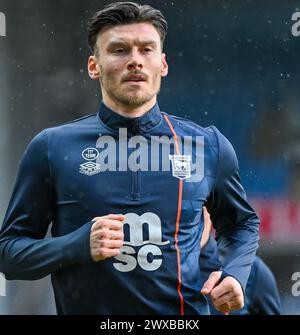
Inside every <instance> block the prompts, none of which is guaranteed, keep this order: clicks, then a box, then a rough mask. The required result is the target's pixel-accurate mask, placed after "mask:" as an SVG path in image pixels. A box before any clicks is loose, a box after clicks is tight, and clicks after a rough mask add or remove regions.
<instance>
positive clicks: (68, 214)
mask: <svg viewBox="0 0 300 335" xmlns="http://www.w3.org/2000/svg"><path fill="white" fill-rule="evenodd" d="M203 205H206V206H207V208H208V211H209V212H210V214H211V218H212V221H213V222H214V227H215V229H216V232H217V240H218V247H219V254H220V260H221V263H222V268H223V277H224V276H227V275H231V276H233V277H235V278H236V279H237V280H238V281H239V282H240V284H241V285H242V287H243V288H245V285H246V283H247V280H248V276H249V272H250V269H251V265H252V262H253V260H254V255H255V252H256V249H257V245H258V224H259V219H258V217H257V215H256V214H255V212H254V211H253V209H252V208H251V207H250V205H249V204H248V202H247V199H246V195H245V192H244V189H243V187H242V186H241V183H240V177H239V173H238V162H237V158H236V155H235V152H234V150H233V148H232V146H231V144H230V143H229V141H228V140H227V139H226V138H225V137H224V136H223V135H222V134H221V133H220V132H219V131H218V130H217V129H216V128H215V127H209V128H202V127H200V126H198V125H197V124H195V123H193V122H191V121H189V120H185V119H182V118H179V117H175V116H171V115H168V114H166V113H162V112H160V109H159V107H158V105H157V104H156V105H155V106H154V107H153V108H152V109H151V110H150V111H148V112H147V113H146V114H144V115H143V116H141V117H137V118H127V117H123V116H120V115H119V114H117V113H115V112H113V111H112V110H110V109H109V108H108V107H106V106H105V105H104V104H103V103H102V104H101V106H100V109H99V112H98V113H96V114H94V115H90V116H86V117H83V118H81V119H78V120H75V121H73V122H69V123H67V124H64V125H60V126H57V127H54V128H49V129H46V130H44V131H42V132H41V133H39V134H38V135H37V136H36V137H35V138H34V139H33V140H32V142H31V143H30V144H29V146H28V148H27V149H26V151H25V153H24V156H23V159H22V162H21V165H20V168H19V172H18V176H17V180H16V184H15V187H14V190H13V194H12V197H11V200H10V203H9V206H8V209H7V212H6V216H5V219H4V223H3V226H2V229H1V234H0V272H3V273H4V274H5V276H6V278H7V279H22V280H33V279H39V278H42V277H44V276H46V275H48V274H51V278H52V283H53V288H54V294H55V301H56V306H57V312H58V313H59V314H87V313H89V314H207V313H209V309H208V305H207V301H206V298H205V297H203V296H202V295H201V294H200V289H201V264H200V266H199V262H198V260H199V255H200V239H201V235H202V229H203V214H202V206H203ZM110 213H116V214H118V213H122V214H125V216H126V219H125V221H124V226H123V231H124V235H125V238H124V246H123V247H122V249H121V254H120V255H119V256H117V257H114V258H109V259H107V260H105V261H99V262H97V263H96V262H93V261H92V259H91V255H90V245H89V239H90V230H91V225H92V219H93V218H94V217H97V216H103V215H107V214H110ZM51 222H52V227H51V232H52V237H51V238H45V235H46V232H47V228H48V226H49V224H50V223H51Z"/></svg>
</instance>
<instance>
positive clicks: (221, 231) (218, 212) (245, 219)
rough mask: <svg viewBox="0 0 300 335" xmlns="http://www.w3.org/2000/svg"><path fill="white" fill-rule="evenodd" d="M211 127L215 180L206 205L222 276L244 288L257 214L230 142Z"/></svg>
mask: <svg viewBox="0 0 300 335" xmlns="http://www.w3.org/2000/svg"><path fill="white" fill-rule="evenodd" d="M212 128H213V131H214V133H215V135H216V138H217V145H218V149H219V150H218V166H217V172H216V181H215V185H214V188H213V190H212V192H211V194H210V196H209V199H208V202H207V208H208V211H209V212H210V215H211V219H212V222H213V225H214V228H215V229H216V240H217V243H218V251H219V259H220V262H221V264H222V268H221V270H222V271H223V274H222V277H223V278H224V277H226V276H232V277H234V278H236V279H237V280H238V281H239V282H240V284H241V286H242V288H243V289H244V291H245V287H246V284H247V281H248V277H249V274H250V271H251V266H252V264H253V261H254V258H255V254H256V250H257V247H258V226H259V218H258V217H257V215H256V213H255V212H254V210H253V209H252V208H251V206H250V205H249V203H248V201H247V197H246V194H245V191H244V189H243V187H242V185H241V180H240V176H239V167H238V161H237V157H236V154H235V151H234V149H233V147H232V145H231V144H230V142H229V141H228V140H227V139H226V138H225V137H224V136H223V135H222V134H221V133H220V132H219V131H218V130H217V129H216V128H215V127H212Z"/></svg>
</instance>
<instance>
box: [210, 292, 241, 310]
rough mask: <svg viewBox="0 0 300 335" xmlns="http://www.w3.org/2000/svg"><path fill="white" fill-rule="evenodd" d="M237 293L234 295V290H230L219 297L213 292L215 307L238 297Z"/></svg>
mask: <svg viewBox="0 0 300 335" xmlns="http://www.w3.org/2000/svg"><path fill="white" fill-rule="evenodd" d="M237 297H238V296H237V295H234V293H233V292H228V293H225V294H223V295H222V296H220V297H218V298H214V297H213V295H212V294H211V300H212V302H213V304H214V306H215V307H219V306H221V305H223V304H225V303H226V302H230V301H233V300H234V299H235V298H237Z"/></svg>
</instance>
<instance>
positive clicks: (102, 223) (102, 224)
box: [92, 218, 123, 230]
mask: <svg viewBox="0 0 300 335" xmlns="http://www.w3.org/2000/svg"><path fill="white" fill-rule="evenodd" d="M122 227H123V223H122V222H120V221H118V220H112V219H102V218H101V220H98V221H96V222H95V223H94V224H93V225H92V230H97V229H111V230H121V229H122Z"/></svg>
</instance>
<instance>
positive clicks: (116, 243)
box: [99, 240, 123, 252]
mask: <svg viewBox="0 0 300 335" xmlns="http://www.w3.org/2000/svg"><path fill="white" fill-rule="evenodd" d="M122 245H123V241H121V240H102V241H100V242H99V246H100V249H101V250H100V251H101V252H103V249H120V248H121V247H122Z"/></svg>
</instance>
